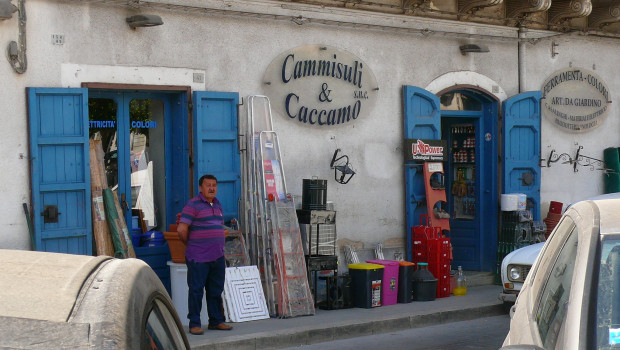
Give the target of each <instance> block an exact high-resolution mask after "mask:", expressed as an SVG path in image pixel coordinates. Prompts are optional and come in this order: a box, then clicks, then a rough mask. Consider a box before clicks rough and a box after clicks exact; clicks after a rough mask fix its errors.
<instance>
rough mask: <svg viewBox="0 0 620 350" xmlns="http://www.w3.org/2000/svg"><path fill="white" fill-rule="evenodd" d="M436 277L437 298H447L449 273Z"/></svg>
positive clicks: (448, 293)
mask: <svg viewBox="0 0 620 350" xmlns="http://www.w3.org/2000/svg"><path fill="white" fill-rule="evenodd" d="M440 277H441V278H438V279H437V295H436V297H437V298H447V297H449V296H450V273H448V276H447V277H446V276H440Z"/></svg>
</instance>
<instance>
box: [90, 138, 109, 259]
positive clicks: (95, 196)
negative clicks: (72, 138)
mask: <svg viewBox="0 0 620 350" xmlns="http://www.w3.org/2000/svg"><path fill="white" fill-rule="evenodd" d="M98 150H100V151H101V154H103V148H102V147H101V141H100V140H90V141H89V153H90V154H89V156H90V185H91V198H92V203H91V209H92V210H91V211H92V216H93V236H94V238H95V252H96V254H97V255H98V256H99V255H108V256H114V245H113V244H112V237H111V236H110V228H109V227H108V223H107V220H106V216H105V208H104V205H103V194H102V191H103V189H104V188H105V187H107V181H106V180H105V170H103V169H104V164H103V157H102V158H99V157H98ZM104 184H105V187H103V185H104Z"/></svg>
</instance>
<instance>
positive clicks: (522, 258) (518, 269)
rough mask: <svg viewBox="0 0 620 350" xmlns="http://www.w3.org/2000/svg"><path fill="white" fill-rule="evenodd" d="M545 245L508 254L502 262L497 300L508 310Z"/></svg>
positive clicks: (524, 248) (536, 245)
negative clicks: (500, 282) (500, 286)
mask: <svg viewBox="0 0 620 350" xmlns="http://www.w3.org/2000/svg"><path fill="white" fill-rule="evenodd" d="M544 244H545V243H544V242H541V243H536V244H532V245H528V246H527V247H523V248H519V249H517V250H515V251H513V252H510V253H509V254H508V255H506V257H505V258H504V259H503V260H502V269H501V271H502V272H501V278H502V292H501V293H499V299H500V300H501V301H503V302H504V305H505V306H506V307H507V308H508V307H509V306H512V304H514V302H515V301H516V300H517V295H518V294H519V291H521V287H523V281H525V278H526V277H527V275H528V273H529V272H530V269H531V268H532V265H533V264H534V261H535V260H536V258H537V257H538V254H539V253H540V250H541V249H542V247H543V245H544Z"/></svg>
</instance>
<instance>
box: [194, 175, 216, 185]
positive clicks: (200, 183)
mask: <svg viewBox="0 0 620 350" xmlns="http://www.w3.org/2000/svg"><path fill="white" fill-rule="evenodd" d="M205 179H209V180H215V183H217V178H216V177H215V176H213V175H202V176H201V177H200V180H198V186H202V182H203V181H204V180H205Z"/></svg>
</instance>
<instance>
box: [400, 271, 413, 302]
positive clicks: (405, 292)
mask: <svg viewBox="0 0 620 350" xmlns="http://www.w3.org/2000/svg"><path fill="white" fill-rule="evenodd" d="M399 265H400V266H399V267H398V296H397V301H398V302H399V303H410V302H412V301H413V273H414V272H415V264H414V263H412V262H409V261H399Z"/></svg>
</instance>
